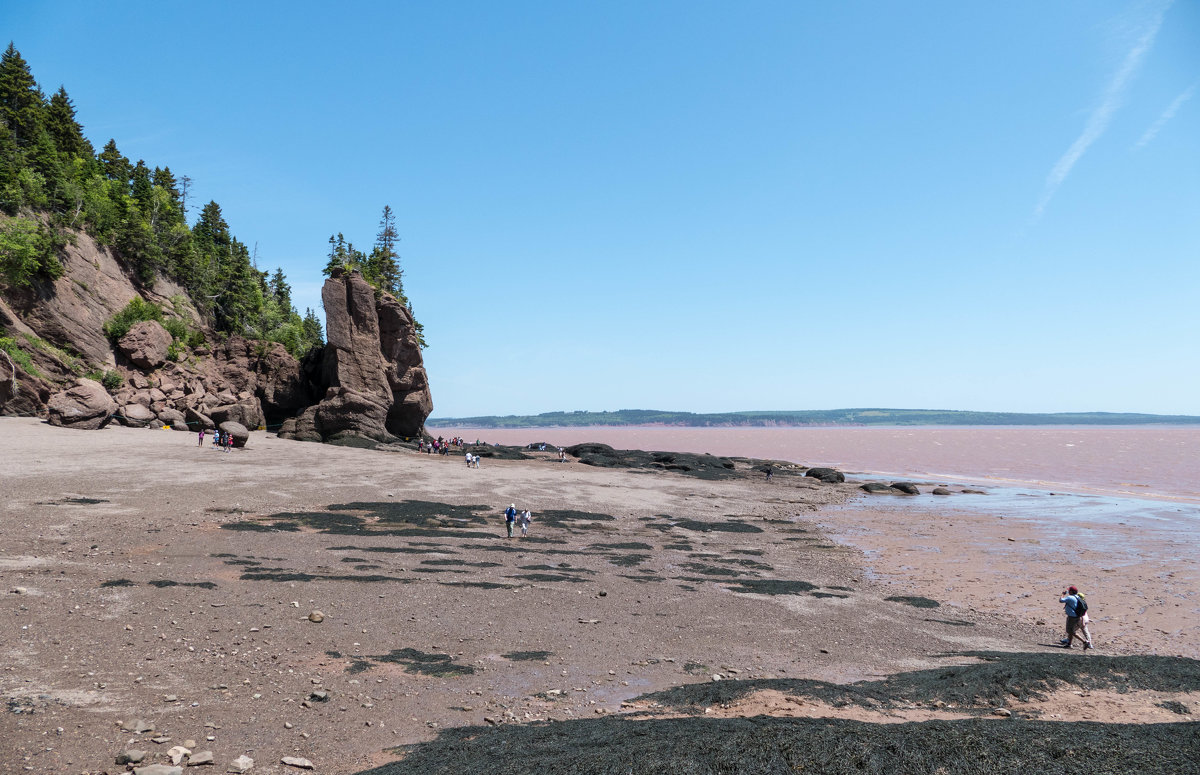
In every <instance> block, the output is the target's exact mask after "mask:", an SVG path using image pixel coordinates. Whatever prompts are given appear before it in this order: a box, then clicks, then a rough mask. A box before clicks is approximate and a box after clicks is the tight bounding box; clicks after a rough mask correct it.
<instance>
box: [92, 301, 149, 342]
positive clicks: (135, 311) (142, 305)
mask: <svg viewBox="0 0 1200 775" xmlns="http://www.w3.org/2000/svg"><path fill="white" fill-rule="evenodd" d="M143 320H157V321H158V322H160V323H161V322H162V320H163V312H162V309H161V308H160V307H159V306H158V305H157V304H151V303H150V302H148V301H146V300H145V299H143V298H142V297H141V296H134V297H133V298H132V299H131V300H130V301H129V303H128V304H126V305H125V309H123V310H121V311H120V312H118V313H117V314H115V315H113V316H112V317H111V318H109V319H108V322H107V323H105V324H104V333H105V334H106V335H108V338H109V339H112V340H113V341H116V340H118V339H120V338H121V337H123V336H125V335H126V334H128V333H129V329H131V328H133V324H134V323H140V322H142V321H143Z"/></svg>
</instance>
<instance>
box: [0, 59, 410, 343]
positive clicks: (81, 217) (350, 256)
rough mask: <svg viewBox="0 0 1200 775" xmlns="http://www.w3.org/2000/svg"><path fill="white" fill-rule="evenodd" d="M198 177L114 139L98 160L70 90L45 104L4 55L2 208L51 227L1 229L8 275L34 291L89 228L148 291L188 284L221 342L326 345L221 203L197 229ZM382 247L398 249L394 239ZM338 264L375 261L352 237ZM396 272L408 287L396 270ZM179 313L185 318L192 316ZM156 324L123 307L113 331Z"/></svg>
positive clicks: (179, 335)
mask: <svg viewBox="0 0 1200 775" xmlns="http://www.w3.org/2000/svg"><path fill="white" fill-rule="evenodd" d="M190 182H191V181H190V179H189V178H188V177H187V176H186V175H182V176H177V175H176V174H175V173H173V172H172V171H171V169H170V168H169V167H166V166H162V167H158V166H153V165H150V164H147V163H146V162H145V161H143V160H140V159H139V160H137V161H136V162H134V161H131V160H130V159H129V158H128V157H126V156H125V155H124V154H123V153H121V151H120V149H119V148H118V147H117V143H116V140H113V139H110V140H108V142H107V143H105V144H104V147H103V148H102V149H101V150H100V152H99V153H96V150H95V148H94V147H93V145H92V144H91V143H90V142H89V141H88V140H87V139H86V138H85V137H84V136H83V129H82V127H81V126H80V124H79V122H78V120H77V118H76V115H75V107H74V105H73V104H72V102H71V99H70V97H69V96H68V95H67V92H66V89H64V88H59V89H58V91H57V92H55V93H54V94H53V95H52V96H51V97H50V98H49V99H47V98H46V97H45V95H44V94H43V92H42V91H41V89H40V88H39V87H38V85H37V83H36V81H35V80H34V78H33V75H32V72H31V71H30V68H29V65H28V64H27V63H26V62H25V60H24V59H23V58H22V57H21V55H20V53H19V52H18V51H17V50H16V48H15V47H14V46H13V45H11V44H10V45H9V47H8V49H7V50H6V51H5V52H4V54H3V56H0V212H3V213H7V214H9V215H13V216H16V215H27V214H29V213H31V212H36V213H38V215H39V217H40V218H42V219H43V220H44V221H45V224H42V223H41V222H37V221H34V220H33V219H29V218H25V219H23V220H18V221H14V222H13V223H14V224H15V225H9V224H5V225H4V226H3V227H0V279H3V280H6V281H7V282H8V284H10V285H28V284H30V283H32V282H33V280H34V279H35V278H37V277H39V276H42V277H49V278H54V277H57V276H60V275H61V273H62V266H61V264H60V263H59V261H58V259H57V248H58V247H61V246H62V245H63V244H64V238H63V237H62V236H60V232H61V231H65V230H69V229H86V230H87V231H88V232H89V233H90V234H91V235H92V237H93V238H94V239H95V240H96V241H97V242H98V243H99V244H101V245H104V246H107V247H109V248H112V249H113V250H114V251H115V253H116V254H117V255H118V257H119V258H120V259H121V260H122V262H123V263H124V264H125V265H126V266H127V267H129V268H131V269H132V270H133V272H134V276H135V277H136V279H137V280H138V281H139V282H140V283H142V284H143V285H145V286H148V285H150V284H151V283H153V282H154V280H155V278H156V277H158V276H166V277H169V278H171V279H173V280H175V281H176V282H178V283H179V284H180V285H182V286H183V288H184V289H185V290H186V291H187V294H188V296H189V297H190V299H191V301H192V304H193V305H194V312H195V313H196V314H199V315H200V316H201V317H202V318H204V319H205V320H206V321H207V322H208V323H209V324H210V325H211V326H212V328H213V329H215V331H216V332H217V334H218V335H219V336H222V337H227V336H228V335H235V334H236V335H239V336H246V337H250V338H255V337H257V338H262V339H265V340H270V341H276V342H282V343H283V344H284V345H285V346H286V347H287V349H288V351H289V352H291V353H292V354H293V355H296V356H302V355H304V354H305V353H306V352H308V350H309V349H311V348H312V347H314V346H319V345H321V344H323V342H322V337H321V330H320V329H321V327H320V323H319V322H318V321H316V320H315V318H314V319H313V320H311V321H310V320H308V319H306V318H301V317H300V315H299V314H298V313H297V312H296V310H295V309H294V308H293V307H292V298H291V290H292V289H291V286H290V285H289V284H288V283H287V279H286V278H285V277H284V275H283V272H282V270H276V272H275V274H274V275H273V276H271V277H270V280H269V281H267V279H266V277H265V275H264V274H263V273H260V272H259V271H258V270H257V268H256V267H255V266H254V262H253V260H252V258H251V255H250V251H249V250H248V249H247V247H246V245H245V244H244V243H242V242H240V241H238V240H237V239H236V238H235V237H234V236H233V235H232V234H230V231H229V225H228V224H227V223H226V222H225V219H224V217H223V215H222V213H221V208H220V206H219V205H218V204H217V203H216V202H209V203H208V204H207V205H205V206H204V207H203V209H202V210H201V212H200V215H199V218H198V220H197V222H196V224H195V226H194V227H190V228H189V226H188V223H187V218H186V204H187V192H188V187H189V185H190ZM389 212H390V211H389ZM384 231H385V232H386V231H387V229H385V230H384ZM392 232H394V228H393V229H392ZM389 240H392V241H389ZM384 244H385V245H392V244H394V240H393V238H390V237H389V238H387V239H386V240H384ZM339 257H340V260H341V261H343V262H344V263H347V264H352V265H354V266H360V267H361V266H363V265H364V264H365V263H367V256H365V255H364V254H363V253H362V252H361V251H358V250H355V249H354V247H353V245H350V244H349V243H345V242H344V241H343V244H342V253H341V254H340V256H339ZM372 267H382V269H372V272H373V273H374V274H378V275H381V276H383V277H385V279H386V278H390V277H391V276H392V273H391V270H389V269H388V268H387V266H386V261H384V262H383V263H380V259H379V258H378V257H377V258H376V260H375V262H374V263H373V264H372ZM394 274H395V278H396V282H397V283H398V281H399V274H398V268H397V270H396V272H395V273H394ZM397 287H398V286H397ZM135 306H136V305H135ZM150 306H153V305H150ZM173 306H175V307H176V316H177V317H179V318H183V319H185V320H186V319H188V318H190V317H191V316H192V314H193V311H192V310H188V311H186V312H185V311H183V309H182V308H181V307H180V306H179V305H177V304H173ZM147 319H152V320H159V321H163V316H162V311H161V310H157V309H154V310H151V309H149V308H148V307H142V306H137V308H136V309H134V310H130V309H126V310H123V311H122V312H121V313H119V314H118V315H116V316H114V319H113V320H111V321H109V323H108V324H107V325H106V326H105V331H106V333H108V335H109V336H111V337H114V338H116V337H119V336H121V335H123V334H124V333H125V332H127V331H128V330H129V326H131V325H132V324H133V323H135V322H138V321H139V320H147ZM164 325H167V327H168V329H169V330H171V333H172V336H173V337H174V339H175V341H176V342H179V343H180V344H181V346H182V344H183V343H185V342H186V344H188V345H190V346H193V347H195V346H198V345H200V344H203V343H204V337H203V334H201V333H199V332H197V331H188V330H185V329H180V328H179V327H178V325H176V324H173V323H171V322H170V321H166V322H165V323H164Z"/></svg>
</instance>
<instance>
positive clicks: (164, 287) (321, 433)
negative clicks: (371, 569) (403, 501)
mask: <svg viewBox="0 0 1200 775" xmlns="http://www.w3.org/2000/svg"><path fill="white" fill-rule="evenodd" d="M60 260H61V261H62V263H63V267H64V269H65V272H64V274H63V276H62V277H60V278H58V279H56V280H53V281H50V280H39V281H37V282H35V283H34V284H33V285H31V286H29V287H24V288H5V287H3V286H0V337H10V338H11V341H12V342H16V343H17V344H18V345H19V346H20V350H21V352H20V353H17V354H18V355H21V356H22V357H21V358H20V359H14V358H13V357H11V356H9V354H8V353H7V352H4V351H3V350H0V415H3V414H7V415H23V416H35V415H36V416H43V417H48V418H49V420H50V422H52V423H55V424H58V425H66V426H70V427H74V428H97V427H103V425H104V424H106V423H107V422H109V421H110V420H112V419H115V420H116V421H117V422H119V423H122V424H125V425H130V426H135V427H147V426H150V427H164V426H166V427H171V428H176V429H179V430H187V429H190V430H199V429H200V428H206V429H210V430H211V429H214V428H217V427H218V426H220V425H222V424H224V423H238V424H240V425H242V426H244V427H246V428H248V429H250V430H254V429H256V428H262V427H264V426H265V427H267V428H268V429H271V430H274V429H275V428H281V434H280V435H282V436H284V437H287V438H297V439H304V440H311V441H344V442H347V443H352V441H350V440H353V439H359V440H362V439H369V440H371V442H389V441H394V440H395V439H396V437H411V436H415V435H418V434H420V433H421V432H422V431H423V430H424V427H423V426H424V422H425V418H426V417H428V416H429V413H430V412H431V411H432V409H433V401H432V399H431V398H430V394H429V383H428V380H427V378H426V375H425V368H424V365H423V364H422V361H421V350H420V347H419V345H418V340H417V332H416V328H415V326H414V325H413V320H412V316H411V315H410V314H409V312H408V310H407V309H405V308H404V306H403V305H402V304H400V302H398V301H397V300H396V299H395V298H393V297H392V296H390V295H389V294H386V293H385V294H381V295H380V298H378V299H377V298H376V292H375V290H374V289H373V288H372V287H371V286H370V285H369V284H368V283H367V282H366V281H364V280H363V279H362V276H361V274H359V273H358V272H357V271H355V272H350V273H344V272H336V273H335V275H334V277H332V278H331V279H330V280H329V281H327V282H326V284H325V287H324V289H323V291H322V299H323V302H324V305H325V309H326V315H327V324H326V326H327V329H328V341H329V344H327V345H326V346H325V348H324V349H323V350H321V351H318V352H317V353H316V354H314V355H311V356H310V357H309V358H308V359H306V361H305V363H304V364H301V363H300V362H299V361H297V360H296V359H295V358H293V357H292V356H291V355H290V354H289V353H288V352H287V350H286V349H285V348H284V347H283V345H281V344H276V343H273V342H263V341H254V340H248V339H244V338H241V337H237V336H233V337H229V338H228V339H227V340H225V341H219V342H217V343H214V344H208V345H201V346H198V347H192V348H188V347H185V346H184V345H183V343H182V342H178V343H176V345H175V348H174V351H173V349H172V337H171V334H170V333H169V332H168V331H167V330H166V329H165V328H164V327H163V325H162V324H160V323H158V322H155V321H144V322H140V323H135V324H134V325H133V326H132V327H131V328H130V329H129V331H128V333H126V334H125V335H124V336H123V337H121V339H120V340H119V341H118V342H116V343H115V345H114V343H112V342H111V341H110V340H109V339H108V337H107V336H105V334H104V331H103V329H104V324H105V323H106V322H107V321H108V320H110V319H111V318H112V317H113V316H114V315H115V314H116V313H118V312H119V311H120V310H122V309H123V308H124V307H125V306H126V305H127V304H128V303H129V301H130V300H132V299H133V298H135V297H137V296H139V295H140V296H142V297H143V298H144V299H146V300H147V301H149V302H152V303H154V304H157V305H159V306H160V307H162V308H163V309H164V310H166V311H167V312H166V314H168V315H173V314H182V316H183V318H184V321H185V322H186V323H187V325H188V326H189V327H190V328H193V329H198V330H201V331H205V332H206V333H208V334H209V335H210V338H212V337H211V330H210V329H207V326H206V324H205V321H204V320H203V319H202V318H201V317H200V316H199V315H198V314H196V312H195V310H194V309H192V308H191V307H190V306H189V305H187V304H184V305H183V306H182V307H181V306H180V305H179V304H178V303H177V302H178V299H180V298H181V294H182V293H183V292H182V289H181V288H179V287H178V286H176V285H173V284H171V283H169V282H167V281H165V280H161V279H160V280H157V281H156V282H155V283H154V285H153V286H152V287H151V288H146V287H143V286H140V285H138V284H137V283H135V282H134V280H133V278H132V276H131V275H130V273H129V272H128V271H127V269H126V268H124V267H123V266H122V265H121V263H120V261H118V260H117V259H116V258H115V257H114V256H113V255H112V254H111V253H110V252H109V251H108V250H107V249H105V248H102V247H99V246H97V245H96V244H95V242H93V241H92V239H91V238H90V237H88V236H87V235H86V234H82V233H81V234H79V235H78V237H77V240H76V241H75V243H73V244H70V245H68V246H67V247H66V248H65V249H64V250H63V251H62V253H61V256H60ZM10 346H11V343H10ZM24 356H28V357H27V358H26V357H24ZM172 357H176V358H178V360H171V358H172ZM81 374H88V375H89V376H94V377H96V378H97V379H99V377H100V376H101V375H103V376H104V380H103V382H104V384H103V385H102V384H100V382H97V381H94V380H91V379H88V380H79V379H78V378H79V375H81ZM105 386H107V389H106V387H105ZM110 394H111V395H110ZM281 426H282V427H281Z"/></svg>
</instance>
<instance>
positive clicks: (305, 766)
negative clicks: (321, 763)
mask: <svg viewBox="0 0 1200 775" xmlns="http://www.w3.org/2000/svg"><path fill="white" fill-rule="evenodd" d="M280 761H282V762H283V763H284V764H286V765H287V766H289V767H299V768H300V769H302V770H311V769H312V768H313V763H312V762H310V761H309V760H308V759H302V758H300V757H299V756H285V757H283V758H282V759H280Z"/></svg>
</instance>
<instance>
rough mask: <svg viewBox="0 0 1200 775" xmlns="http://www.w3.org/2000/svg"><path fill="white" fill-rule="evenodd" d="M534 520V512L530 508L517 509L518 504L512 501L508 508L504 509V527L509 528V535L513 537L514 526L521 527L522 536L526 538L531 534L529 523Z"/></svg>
mask: <svg viewBox="0 0 1200 775" xmlns="http://www.w3.org/2000/svg"><path fill="white" fill-rule="evenodd" d="M532 521H533V514H532V513H530V511H529V509H525V510H524V511H517V504H515V503H510V504H508V508H507V509H505V510H504V527H505V528H506V529H507V530H508V537H509V538H512V537H513V526H514V525H516V526H517V527H520V528H521V537H522V538H525V537H526V536H528V535H529V523H530V522H532Z"/></svg>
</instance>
